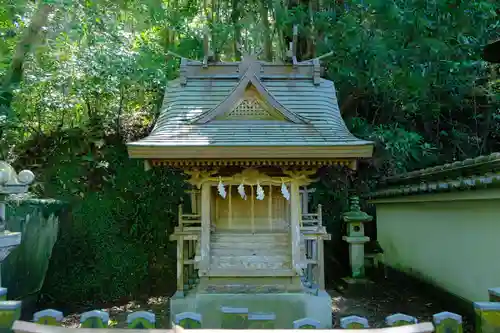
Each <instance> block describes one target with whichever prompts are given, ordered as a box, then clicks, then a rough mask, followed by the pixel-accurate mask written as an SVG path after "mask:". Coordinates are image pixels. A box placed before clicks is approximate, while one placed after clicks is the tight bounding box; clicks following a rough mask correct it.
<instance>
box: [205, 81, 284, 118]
mask: <svg viewBox="0 0 500 333" xmlns="http://www.w3.org/2000/svg"><path fill="white" fill-rule="evenodd" d="M259 97H260V96H259V93H258V92H257V91H255V89H254V88H253V87H251V88H248V89H247V90H246V91H245V94H244V97H243V98H242V99H241V100H240V101H239V102H237V103H236V104H235V106H234V107H233V108H232V109H231V110H230V111H228V112H226V113H224V114H221V115H220V116H218V117H216V118H215V119H217V120H285V119H284V118H283V117H282V116H281V117H280V114H279V113H278V112H276V110H274V108H273V107H272V106H270V105H268V104H267V103H266V102H264V101H263V100H262V99H261V98H259Z"/></svg>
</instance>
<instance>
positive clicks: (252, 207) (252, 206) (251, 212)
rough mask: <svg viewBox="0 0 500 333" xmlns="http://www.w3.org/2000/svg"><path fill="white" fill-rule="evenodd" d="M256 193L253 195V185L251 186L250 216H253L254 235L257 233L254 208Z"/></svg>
mask: <svg viewBox="0 0 500 333" xmlns="http://www.w3.org/2000/svg"><path fill="white" fill-rule="evenodd" d="M254 196H255V195H254V193H253V185H250V215H251V223H252V234H254V233H255V207H254V204H255V203H254V200H255V199H254Z"/></svg>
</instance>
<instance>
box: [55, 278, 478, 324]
mask: <svg viewBox="0 0 500 333" xmlns="http://www.w3.org/2000/svg"><path fill="white" fill-rule="evenodd" d="M329 294H330V295H331V296H332V313H333V317H334V319H333V320H334V325H335V327H336V328H338V327H339V326H340V318H342V317H345V316H350V315H357V316H362V317H365V318H367V319H368V322H369V323H370V326H371V327H385V326H386V325H385V317H387V316H389V315H391V314H394V313H398V312H401V313H405V314H408V315H411V316H415V317H417V319H418V321H419V322H425V321H432V315H433V314H436V313H438V312H441V311H453V309H447V308H445V307H443V306H442V305H440V300H439V299H433V298H432V297H429V295H422V293H421V292H420V291H419V290H417V289H416V288H414V287H413V286H412V285H411V284H408V285H404V284H401V283H398V284H396V283H394V282H389V281H385V282H384V281H382V282H378V283H374V284H371V285H369V286H367V287H366V288H365V289H364V291H363V292H361V293H360V292H356V293H354V292H349V290H344V291H343V292H342V294H340V293H339V292H337V291H329ZM102 310H104V311H107V312H109V315H110V326H112V327H126V325H127V323H126V322H127V315H128V314H129V313H131V312H134V311H152V312H154V313H155V314H156V321H157V327H158V328H165V327H168V321H169V316H168V297H151V298H149V299H147V301H144V302H129V303H127V304H123V305H117V306H113V307H111V308H107V309H102ZM462 315H463V314H462ZM79 321H80V315H76V314H75V315H69V316H66V317H65V318H64V321H63V325H64V326H66V327H78V325H79ZM464 323H465V325H464V333H471V332H473V329H472V326H471V324H472V321H471V320H470V319H469V318H465V317H464Z"/></svg>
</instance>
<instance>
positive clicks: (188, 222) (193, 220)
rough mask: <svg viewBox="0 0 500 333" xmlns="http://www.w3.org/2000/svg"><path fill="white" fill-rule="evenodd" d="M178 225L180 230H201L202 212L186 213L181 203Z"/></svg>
mask: <svg viewBox="0 0 500 333" xmlns="http://www.w3.org/2000/svg"><path fill="white" fill-rule="evenodd" d="M178 214H179V217H178V223H179V225H178V227H179V229H180V230H200V229H201V215H200V214H184V212H183V210H182V204H180V205H179V213H178Z"/></svg>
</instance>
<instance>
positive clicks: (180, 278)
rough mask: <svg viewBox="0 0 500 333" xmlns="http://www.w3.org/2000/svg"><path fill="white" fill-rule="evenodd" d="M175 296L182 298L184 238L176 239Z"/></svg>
mask: <svg viewBox="0 0 500 333" xmlns="http://www.w3.org/2000/svg"><path fill="white" fill-rule="evenodd" d="M176 296H179V297H184V237H183V236H179V238H178V239H177V292H176Z"/></svg>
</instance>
